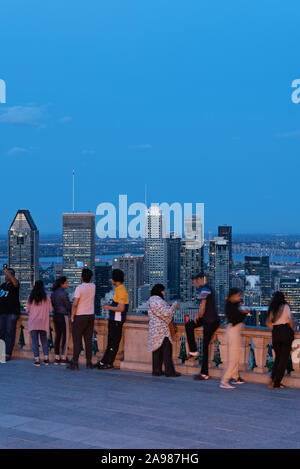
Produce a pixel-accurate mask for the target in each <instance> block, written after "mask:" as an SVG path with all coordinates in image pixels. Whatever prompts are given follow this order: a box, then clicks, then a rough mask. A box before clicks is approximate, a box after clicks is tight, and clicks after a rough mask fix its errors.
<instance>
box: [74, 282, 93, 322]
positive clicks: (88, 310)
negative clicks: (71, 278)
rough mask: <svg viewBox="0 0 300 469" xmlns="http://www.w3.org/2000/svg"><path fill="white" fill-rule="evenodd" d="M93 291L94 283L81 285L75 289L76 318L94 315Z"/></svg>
mask: <svg viewBox="0 0 300 469" xmlns="http://www.w3.org/2000/svg"><path fill="white" fill-rule="evenodd" d="M95 290H96V286H95V284H94V283H82V284H81V285H79V286H78V287H76V289H75V293H74V298H79V303H78V307H77V312H76V316H81V315H83V314H94V312H95V311H94V299H95Z"/></svg>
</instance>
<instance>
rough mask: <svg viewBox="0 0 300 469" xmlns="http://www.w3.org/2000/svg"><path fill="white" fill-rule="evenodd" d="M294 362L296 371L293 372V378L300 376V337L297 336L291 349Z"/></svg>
mask: <svg viewBox="0 0 300 469" xmlns="http://www.w3.org/2000/svg"><path fill="white" fill-rule="evenodd" d="M291 357H292V363H293V368H294V371H292V372H291V376H292V377H293V378H300V338H296V337H295V339H294V341H293V344H292V351H291Z"/></svg>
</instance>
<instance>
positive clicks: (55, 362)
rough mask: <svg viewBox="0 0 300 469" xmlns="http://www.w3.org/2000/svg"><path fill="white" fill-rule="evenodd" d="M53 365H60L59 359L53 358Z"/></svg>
mask: <svg viewBox="0 0 300 469" xmlns="http://www.w3.org/2000/svg"><path fill="white" fill-rule="evenodd" d="M53 364H54V365H60V364H61V359H60V358H55V360H54V362H53Z"/></svg>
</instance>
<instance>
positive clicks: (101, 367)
mask: <svg viewBox="0 0 300 469" xmlns="http://www.w3.org/2000/svg"><path fill="white" fill-rule="evenodd" d="M95 368H98V370H111V369H112V368H114V365H109V364H108V363H100V362H98V363H97V364H96V365H95Z"/></svg>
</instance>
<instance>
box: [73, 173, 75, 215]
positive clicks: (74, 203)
mask: <svg viewBox="0 0 300 469" xmlns="http://www.w3.org/2000/svg"><path fill="white" fill-rule="evenodd" d="M74 212H75V169H73V213H74Z"/></svg>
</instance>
